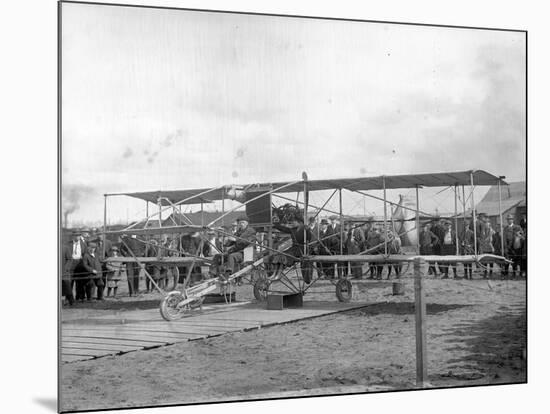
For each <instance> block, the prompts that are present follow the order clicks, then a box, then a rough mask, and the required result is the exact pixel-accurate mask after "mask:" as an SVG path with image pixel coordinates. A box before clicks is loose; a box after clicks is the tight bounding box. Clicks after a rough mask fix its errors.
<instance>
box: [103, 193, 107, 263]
mask: <svg viewBox="0 0 550 414" xmlns="http://www.w3.org/2000/svg"><path fill="white" fill-rule="evenodd" d="M103 197H104V201H103V258H105V242H106V240H107V234H106V232H107V194H104V195H103Z"/></svg>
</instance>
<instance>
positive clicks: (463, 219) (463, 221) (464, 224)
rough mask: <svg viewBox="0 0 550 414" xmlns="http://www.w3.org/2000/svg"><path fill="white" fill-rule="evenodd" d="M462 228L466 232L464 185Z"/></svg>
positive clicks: (463, 194)
mask: <svg viewBox="0 0 550 414" xmlns="http://www.w3.org/2000/svg"><path fill="white" fill-rule="evenodd" d="M462 228H463V229H464V230H466V191H465V190H464V185H462Z"/></svg>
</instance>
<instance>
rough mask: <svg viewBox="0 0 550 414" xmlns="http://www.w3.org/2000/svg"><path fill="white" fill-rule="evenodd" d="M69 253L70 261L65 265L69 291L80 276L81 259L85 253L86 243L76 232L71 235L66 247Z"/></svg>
mask: <svg viewBox="0 0 550 414" xmlns="http://www.w3.org/2000/svg"><path fill="white" fill-rule="evenodd" d="M68 247H69V253H70V257H71V260H70V262H69V263H67V271H68V272H69V274H70V279H71V290H72V287H73V285H74V284H75V283H76V280H77V279H78V278H79V276H80V274H79V273H80V271H81V267H82V257H83V256H84V253H86V248H87V246H86V243H85V242H84V240H83V238H82V234H81V233H80V232H78V231H74V232H73V233H72V240H71V242H70V243H69V245H68Z"/></svg>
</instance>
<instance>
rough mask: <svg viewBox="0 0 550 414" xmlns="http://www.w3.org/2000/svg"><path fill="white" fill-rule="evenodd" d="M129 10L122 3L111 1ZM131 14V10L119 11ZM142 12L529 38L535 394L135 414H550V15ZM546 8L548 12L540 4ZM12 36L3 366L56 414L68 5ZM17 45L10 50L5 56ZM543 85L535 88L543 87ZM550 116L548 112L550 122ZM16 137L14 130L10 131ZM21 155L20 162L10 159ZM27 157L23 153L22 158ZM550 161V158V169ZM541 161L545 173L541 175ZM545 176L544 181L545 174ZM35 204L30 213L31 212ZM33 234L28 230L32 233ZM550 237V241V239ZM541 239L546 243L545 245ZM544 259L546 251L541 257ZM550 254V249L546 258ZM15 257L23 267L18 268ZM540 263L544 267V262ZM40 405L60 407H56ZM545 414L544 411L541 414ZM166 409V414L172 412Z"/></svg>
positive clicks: (346, 4)
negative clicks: (63, 33)
mask: <svg viewBox="0 0 550 414" xmlns="http://www.w3.org/2000/svg"><path fill="white" fill-rule="evenodd" d="M110 3H117V2H112V1H111V2H110ZM119 3H124V2H119ZM128 3H134V4H139V3H142V4H148V5H164V6H172V7H185V8H201V9H217V10H232V11H250V12H264V13H277V14H296V15H311V16H326V17H342V18H354V19H368V20H389V21H403V22H413V23H434V24H450V25H468V26H482V27H498V28H511V29H527V30H528V31H529V59H530V61H529V64H530V66H529V72H528V74H529V83H530V88H529V93H530V96H529V121H530V122H529V137H530V140H529V142H528V150H529V176H528V185H529V220H530V223H531V224H530V227H529V249H530V250H529V257H530V259H529V260H530V262H529V266H530V273H531V275H533V276H531V279H530V286H529V358H530V359H529V384H528V385H517V386H499V387H483V388H469V389H454V390H444V391H431V392H403V393H391V394H378V395H364V396H345V397H329V398H315V399H309V398H308V399H298V400H282V401H265V402H255V403H236V404H229V405H227V404H224V405H206V406H192V407H174V408H165V409H146V410H140V411H135V410H124V411H119V412H121V413H124V412H142V413H146V412H147V413H148V412H151V413H152V412H163V413H171V412H174V413H175V412H182V410H185V411H186V412H192V413H207V412H208V413H209V412H217V411H220V410H224V411H226V412H227V411H228V412H236V411H237V410H238V411H239V412H241V413H243V414H244V413H254V414H256V413H257V412H259V411H261V412H262V413H272V412H273V413H274V412H283V411H285V410H292V411H293V412H294V411H296V412H298V411H302V412H306V411H307V412H338V411H341V410H353V411H357V412H360V411H361V412H382V413H388V412H390V411H391V412H393V411H404V412H423V413H431V412H434V413H438V414H440V413H441V412H444V413H445V414H450V413H455V412H456V413H461V414H464V413H471V412H480V411H488V412H498V413H516V414H517V413H519V412H522V411H524V410H526V409H527V410H529V411H534V412H537V411H542V409H538V407H537V406H539V404H537V403H540V406H541V407H544V406H546V405H547V400H546V399H544V400H543V399H542V398H541V397H544V394H543V392H544V391H545V390H546V389H545V387H544V385H545V384H544V382H545V379H546V373H547V372H548V362H547V361H548V357H547V346H546V344H547V343H548V333H547V332H548V328H547V326H548V323H547V319H546V315H547V314H548V312H547V308H546V307H545V306H544V305H545V304H546V303H545V302H547V299H546V298H547V295H548V293H547V292H549V289H548V279H549V278H548V276H547V275H546V271H545V270H546V269H542V268H541V266H539V265H538V264H539V263H540V264H541V265H542V264H543V263H542V262H543V259H542V260H541V259H540V258H544V255H545V253H546V252H545V251H542V249H545V247H546V246H545V243H546V240H547V237H544V236H542V231H543V230H545V228H546V227H547V225H546V224H544V225H542V226H540V230H538V229H537V228H535V226H534V224H535V223H543V218H544V216H543V214H542V208H543V207H542V206H543V203H545V202H547V201H548V200H547V197H546V196H545V193H547V191H546V186H545V185H543V180H544V181H546V177H547V176H548V174H547V173H546V169H544V170H542V168H544V166H545V164H546V163H545V161H546V157H545V154H544V152H545V151H544V149H545V148H544V145H545V144H544V140H545V139H546V138H547V137H548V136H549V135H548V115H547V109H546V108H545V106H544V105H543V102H544V101H545V100H546V99H547V96H548V91H549V88H548V74H549V73H550V68H549V65H548V53H547V50H548V49H550V48H549V47H548V44H547V43H548V42H547V39H549V38H550V33H549V29H548V24H547V22H546V21H545V17H546V16H547V13H545V12H544V8H542V7H540V8H538V9H537V8H536V7H534V6H531V7H528V6H525V3H521V2H517V1H514V2H512V1H483V2H480V1H479V0H477V1H471V0H463V1H460V2H442V1H418V0H417V1H385V2H376V3H370V4H367V3H365V4H362V3H361V4H360V2H355V1H349V0H340V1H337V2H335V1H316V2H305V1H302V2H297V1H289V0H279V1H276V2H275V1H271V2H269V3H267V2H262V3H260V2H257V1H256V2H255V1H244V0H231V1H228V0H226V1H221V0H218V1H214V0H201V1H175V0H173V1H153V0H148V1H142V2H136V1H134V2H130V1H128ZM540 4H543V3H540ZM1 15H2V24H1V25H0V30H1V34H2V37H1V38H2V45H3V48H2V49H3V53H2V55H3V59H2V60H3V63H2V65H1V66H0V67H1V69H0V70H1V71H2V76H1V77H0V79H1V82H2V108H1V109H2V112H1V113H2V114H3V115H4V116H3V117H2V118H3V121H2V127H3V128H1V129H0V130H1V131H2V132H3V135H4V136H3V138H4V139H3V140H2V142H3V146H4V148H3V153H4V154H9V156H7V157H6V156H4V157H3V162H2V168H3V171H2V177H3V178H4V180H3V184H4V185H3V188H2V194H3V201H4V202H3V203H2V204H3V206H4V209H5V211H3V213H4V214H3V223H4V232H3V234H2V236H3V237H2V239H3V240H2V250H1V251H2V252H3V253H4V263H7V271H5V272H3V277H4V279H5V282H4V289H3V294H2V300H1V301H0V302H1V303H2V321H3V324H2V328H3V335H2V339H3V340H2V356H3V359H4V360H5V362H4V363H3V364H2V368H3V370H2V372H3V375H2V377H3V379H4V381H3V382H4V385H3V387H2V390H3V392H2V394H3V396H4V401H3V404H2V405H3V408H4V411H5V412H33V413H36V412H52V408H47V406H48V405H49V406H50V407H51V405H52V404H51V403H52V402H53V400H54V399H55V396H56V389H57V381H56V360H55V357H54V356H55V355H56V353H57V343H56V340H57V336H56V300H55V298H56V295H57V287H56V283H55V274H56V265H57V260H56V242H55V240H56V233H57V230H56V226H57V223H56V220H55V218H56V216H57V213H56V201H57V199H56V191H57V189H56V173H57V165H56V153H57V145H56V95H57V88H56V78H57V72H56V70H57V69H56V55H57V4H56V2H55V1H53V0H47V1H44V0H32V1H17V2H13V1H12V2H6V4H3V5H2V14H1ZM4 45H5V46H4ZM533 85H535V86H533ZM543 111H544V112H543ZM6 126H7V129H6V128H5V127H6ZM8 150H9V153H7V152H6V151H8ZM13 150H15V153H14V154H12V152H11V151H13ZM542 157H545V158H542ZM539 162H540V164H539ZM539 165H542V166H543V167H540V169H539V171H538V173H537V170H536V168H537V166H539ZM18 200H20V201H27V202H29V201H32V202H31V203H30V204H29V205H27V206H25V205H23V203H21V202H20V201H18ZM21 225H23V226H22V227H21ZM543 237H544V238H543ZM539 238H540V241H539ZM539 250H540V251H539ZM545 250H546V249H545ZM12 258H13V259H12ZM537 258H539V260H537ZM40 401H50V404H46V406H45V405H44V404H43V403H41V402H40ZM535 407H537V408H535ZM161 410H162V411H161Z"/></svg>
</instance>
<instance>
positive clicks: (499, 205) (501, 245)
mask: <svg viewBox="0 0 550 414" xmlns="http://www.w3.org/2000/svg"><path fill="white" fill-rule="evenodd" d="M502 178H503V177H498V216H499V218H500V255H501V256H504V223H503V222H502V188H501V186H500V181H501V179H502ZM501 267H502V266H501Z"/></svg>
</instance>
